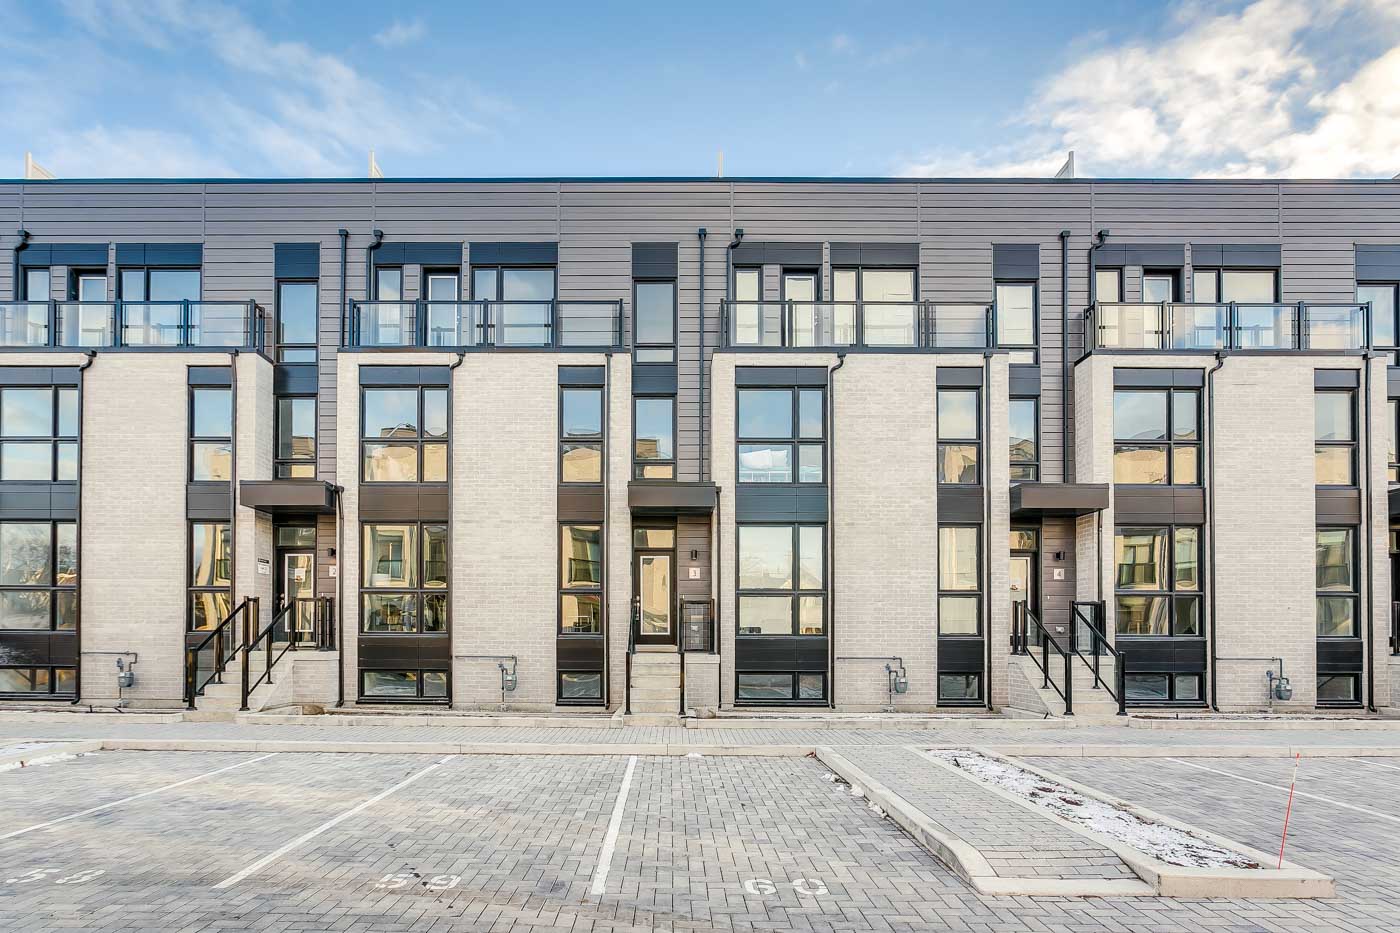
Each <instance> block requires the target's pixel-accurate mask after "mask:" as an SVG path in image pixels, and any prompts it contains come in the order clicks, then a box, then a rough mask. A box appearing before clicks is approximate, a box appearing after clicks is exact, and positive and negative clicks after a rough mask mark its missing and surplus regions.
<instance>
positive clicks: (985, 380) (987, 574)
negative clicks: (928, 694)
mask: <svg viewBox="0 0 1400 933" xmlns="http://www.w3.org/2000/svg"><path fill="white" fill-rule="evenodd" d="M991 396H992V351H991V350H986V351H984V352H983V353H982V405H981V409H982V449H983V451H984V456H983V457H982V533H981V534H980V535H979V536H978V537H979V538H980V544H981V547H980V550H981V551H982V553H981V555H980V559H979V560H978V563H979V564H981V568H982V572H981V574H980V576H981V578H982V579H981V581H980V583H979V586H980V588H981V590H982V593H983V594H984V595H983V598H982V618H981V620H980V622H981V625H982V649H983V653H984V654H985V655H986V661H985V666H984V668H983V670H984V672H985V673H984V674H983V676H982V698H983V701H984V702H985V704H986V706H987V709H988V710H989V711H990V710H991V709H992V679H991V678H992V672H993V668H992V598H991V597H992V594H991V587H992V582H991V566H990V565H991V561H992V541H991V538H992V536H991V526H992V484H991V482H990V479H991V477H989V476H988V475H987V473H988V470H987V467H988V466H989V465H990V463H991V461H990V458H988V457H987V456H985V451H986V449H987V447H988V445H989V444H990V442H991V439H992V436H991V435H992V397H991ZM937 673H938V672H937V669H935V670H934V686H935V689H934V702H935V703H937V702H938V691H937V684H938V678H937Z"/></svg>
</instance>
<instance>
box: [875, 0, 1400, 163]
mask: <svg viewBox="0 0 1400 933" xmlns="http://www.w3.org/2000/svg"><path fill="white" fill-rule="evenodd" d="M1175 24H1176V25H1175V27H1174V31H1173V32H1171V34H1169V35H1168V36H1167V37H1165V38H1162V37H1154V38H1153V39H1151V40H1147V39H1144V40H1139V41H1132V42H1123V43H1120V44H1117V45H1100V46H1098V47H1097V48H1093V49H1090V50H1089V51H1087V52H1086V53H1085V54H1083V55H1081V56H1080V57H1079V58H1078V60H1077V61H1076V62H1075V63H1073V64H1071V65H1069V66H1067V67H1066V68H1064V69H1062V70H1061V71H1059V72H1058V73H1056V74H1054V75H1052V76H1050V77H1049V78H1048V79H1047V80H1046V81H1044V82H1043V83H1042V84H1041V86H1040V88H1039V89H1038V90H1037V92H1036V93H1035V94H1034V95H1033V96H1032V98H1031V100H1030V101H1029V103H1028V105H1027V106H1026V108H1025V109H1024V111H1023V112H1022V113H1020V114H1017V115H1015V116H1014V117H1013V118H1012V119H1011V120H1010V121H1008V126H1007V129H1008V131H1009V132H1011V133H1013V134H1017V135H1020V136H1022V137H1023V139H1022V141H1021V142H1020V143H1019V144H1017V145H1014V146H1011V147H1008V148H1006V149H1003V150H1001V151H996V152H987V153H969V152H961V151H954V152H946V151H945V152H939V151H935V152H933V153H930V154H927V155H925V156H923V157H920V158H916V159H912V160H908V161H907V163H906V164H905V165H904V166H903V169H902V172H901V173H902V174H910V175H923V174H930V175H932V174H944V175H946V174H950V172H948V171H947V169H948V168H949V167H950V166H951V167H961V168H963V169H964V171H965V172H966V173H967V174H993V175H1015V174H1030V175H1037V176H1038V175H1043V174H1051V173H1053V171H1054V169H1055V168H1057V167H1058V166H1059V165H1060V164H1062V163H1063V161H1064V153H1065V151H1066V150H1069V149H1073V150H1075V151H1076V160H1077V162H1078V165H1079V167H1080V169H1081V174H1085V173H1086V172H1085V171H1083V170H1085V169H1087V173H1089V174H1102V175H1166V176H1197V175H1216V176H1230V177H1235V176H1238V177H1260V176H1271V177H1305V176H1316V177H1327V176H1353V175H1369V176H1378V175H1383V176H1385V177H1389V176H1391V175H1394V174H1395V173H1396V172H1400V96H1397V94H1396V88H1397V87H1400V8H1397V6H1395V5H1394V4H1390V3H1384V2H1381V0H1255V2H1252V3H1250V4H1249V5H1248V6H1245V7H1244V8H1242V9H1239V10H1230V11H1224V12H1221V11H1219V10H1218V8H1217V7H1215V6H1210V5H1206V4H1204V3H1194V2H1189V3H1185V4H1183V5H1181V6H1179V7H1178V9H1177V15H1176V17H1175ZM1368 47H1369V57H1364V56H1363V58H1362V60H1360V61H1354V62H1352V63H1351V64H1350V65H1348V60H1347V55H1348V54H1349V55H1356V54H1358V53H1360V52H1365V51H1366V50H1367V49H1368ZM1343 53H1346V54H1343ZM1037 167H1050V168H1049V171H1032V170H1033V169H1036V168H1037Z"/></svg>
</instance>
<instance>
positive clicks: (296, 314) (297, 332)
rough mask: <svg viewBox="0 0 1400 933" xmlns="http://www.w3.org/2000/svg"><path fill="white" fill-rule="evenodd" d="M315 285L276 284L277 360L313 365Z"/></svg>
mask: <svg viewBox="0 0 1400 933" xmlns="http://www.w3.org/2000/svg"><path fill="white" fill-rule="evenodd" d="M316 312H317V308H316V283H315V282H278V283H277V359H278V361H279V362H282V363H314V362H316V316H317V313H316Z"/></svg>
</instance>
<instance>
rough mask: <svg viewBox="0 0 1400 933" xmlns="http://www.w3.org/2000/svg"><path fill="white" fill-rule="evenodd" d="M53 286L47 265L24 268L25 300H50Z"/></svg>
mask: <svg viewBox="0 0 1400 933" xmlns="http://www.w3.org/2000/svg"><path fill="white" fill-rule="evenodd" d="M52 287H53V286H52V280H51V279H50V278H49V269H48V267H47V266H44V267H42V268H34V267H30V268H26V269H25V270H24V294H23V296H22V297H23V299H24V300H25V301H48V300H49V298H50V291H51V289H52Z"/></svg>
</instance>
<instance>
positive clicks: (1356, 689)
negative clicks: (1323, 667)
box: [1314, 671, 1362, 709]
mask: <svg viewBox="0 0 1400 933" xmlns="http://www.w3.org/2000/svg"><path fill="white" fill-rule="evenodd" d="M1332 680H1349V681H1351V684H1352V689H1351V699H1349V700H1324V699H1323V698H1322V685H1323V683H1324V682H1325V681H1332ZM1314 691H1315V695H1316V697H1317V700H1316V703H1317V706H1318V708H1319V709H1356V708H1357V707H1360V706H1361V705H1362V702H1361V672H1360V671H1338V672H1336V673H1333V674H1322V673H1319V674H1317V675H1316V680H1315V682H1314Z"/></svg>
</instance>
